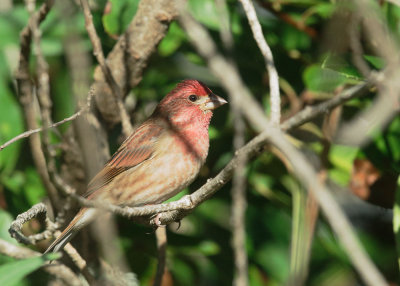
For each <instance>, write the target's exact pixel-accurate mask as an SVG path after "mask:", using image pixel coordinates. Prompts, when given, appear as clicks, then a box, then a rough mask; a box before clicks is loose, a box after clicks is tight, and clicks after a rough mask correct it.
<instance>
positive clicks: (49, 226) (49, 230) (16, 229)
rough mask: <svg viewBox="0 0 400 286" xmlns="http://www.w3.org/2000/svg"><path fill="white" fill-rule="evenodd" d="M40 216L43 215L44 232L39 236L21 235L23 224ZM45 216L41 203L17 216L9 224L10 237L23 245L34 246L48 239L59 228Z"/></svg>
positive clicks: (44, 209)
mask: <svg viewBox="0 0 400 286" xmlns="http://www.w3.org/2000/svg"><path fill="white" fill-rule="evenodd" d="M40 214H44V215H45V220H46V230H45V231H43V232H42V233H40V234H35V235H31V236H28V237H27V236H25V235H24V234H22V232H21V229H22V226H23V224H24V223H26V222H27V221H30V220H31V219H32V218H34V217H37V216H38V215H40ZM46 214H47V208H46V206H45V205H44V204H43V203H39V204H36V205H34V206H33V207H31V208H30V209H29V210H28V211H26V212H23V213H21V214H19V215H18V216H17V218H16V219H15V220H14V221H13V222H12V223H11V225H10V228H9V230H8V231H9V233H10V235H11V237H13V238H15V239H16V240H17V241H18V242H21V243H24V244H36V242H37V241H40V240H44V239H47V238H50V237H51V236H52V235H53V233H54V231H55V230H56V229H57V228H58V227H60V226H59V225H58V223H52V222H51V221H50V220H49V219H48V217H47V215H46Z"/></svg>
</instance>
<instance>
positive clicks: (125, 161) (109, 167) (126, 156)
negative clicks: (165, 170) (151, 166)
mask: <svg viewBox="0 0 400 286" xmlns="http://www.w3.org/2000/svg"><path fill="white" fill-rule="evenodd" d="M162 131H163V128H162V127H161V126H160V125H158V124H155V123H152V122H149V123H144V124H143V125H142V126H140V127H139V128H138V129H136V130H135V131H134V132H133V134H132V135H130V136H129V137H128V138H127V139H126V140H125V141H124V143H122V145H121V147H119V149H118V150H117V152H115V154H114V155H113V156H112V157H111V159H110V160H109V161H108V162H107V164H106V165H105V166H104V168H103V169H102V170H101V171H100V172H99V173H98V174H97V175H96V176H95V177H94V178H93V179H92V180H91V181H90V183H89V185H88V189H87V191H86V193H85V194H84V195H83V197H85V198H89V197H90V198H94V197H96V193H97V192H96V191H97V190H100V189H101V188H102V187H104V186H105V185H107V184H109V183H110V182H111V181H112V180H113V179H114V178H115V177H116V176H117V175H119V174H121V173H122V172H124V171H126V170H128V169H130V168H132V167H135V166H137V165H139V164H140V163H142V162H144V161H145V160H148V159H149V158H151V156H152V155H153V154H154V151H155V145H156V142H157V141H158V138H159V137H160V135H161V134H162Z"/></svg>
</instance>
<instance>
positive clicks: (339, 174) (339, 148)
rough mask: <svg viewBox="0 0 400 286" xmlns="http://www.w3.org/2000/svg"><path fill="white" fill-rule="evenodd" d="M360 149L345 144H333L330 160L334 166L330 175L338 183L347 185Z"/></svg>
mask: <svg viewBox="0 0 400 286" xmlns="http://www.w3.org/2000/svg"><path fill="white" fill-rule="evenodd" d="M358 151H359V149H358V148H355V147H351V146H345V145H332V147H331V150H330V152H329V160H330V162H331V163H332V165H333V168H332V169H331V170H329V175H330V176H331V177H332V179H334V180H335V181H336V182H337V183H339V184H341V185H347V184H348V182H349V180H350V175H351V171H352V169H353V161H354V159H355V158H356V156H357V153H358Z"/></svg>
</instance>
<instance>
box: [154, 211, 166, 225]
mask: <svg viewBox="0 0 400 286" xmlns="http://www.w3.org/2000/svg"><path fill="white" fill-rule="evenodd" d="M160 218H161V213H159V214H157V215H156V216H155V218H154V219H153V220H154V223H155V224H156V226H157V227H166V225H164V224H162V222H161V221H160Z"/></svg>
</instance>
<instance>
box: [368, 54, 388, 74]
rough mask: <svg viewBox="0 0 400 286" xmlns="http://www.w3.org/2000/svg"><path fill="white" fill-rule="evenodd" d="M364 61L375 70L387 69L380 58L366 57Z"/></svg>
mask: <svg viewBox="0 0 400 286" xmlns="http://www.w3.org/2000/svg"><path fill="white" fill-rule="evenodd" d="M364 59H366V60H367V62H369V63H370V64H371V65H372V66H373V67H374V68H376V69H379V70H380V69H383V68H384V67H385V61H384V60H383V59H382V58H380V57H375V56H369V55H364Z"/></svg>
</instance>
